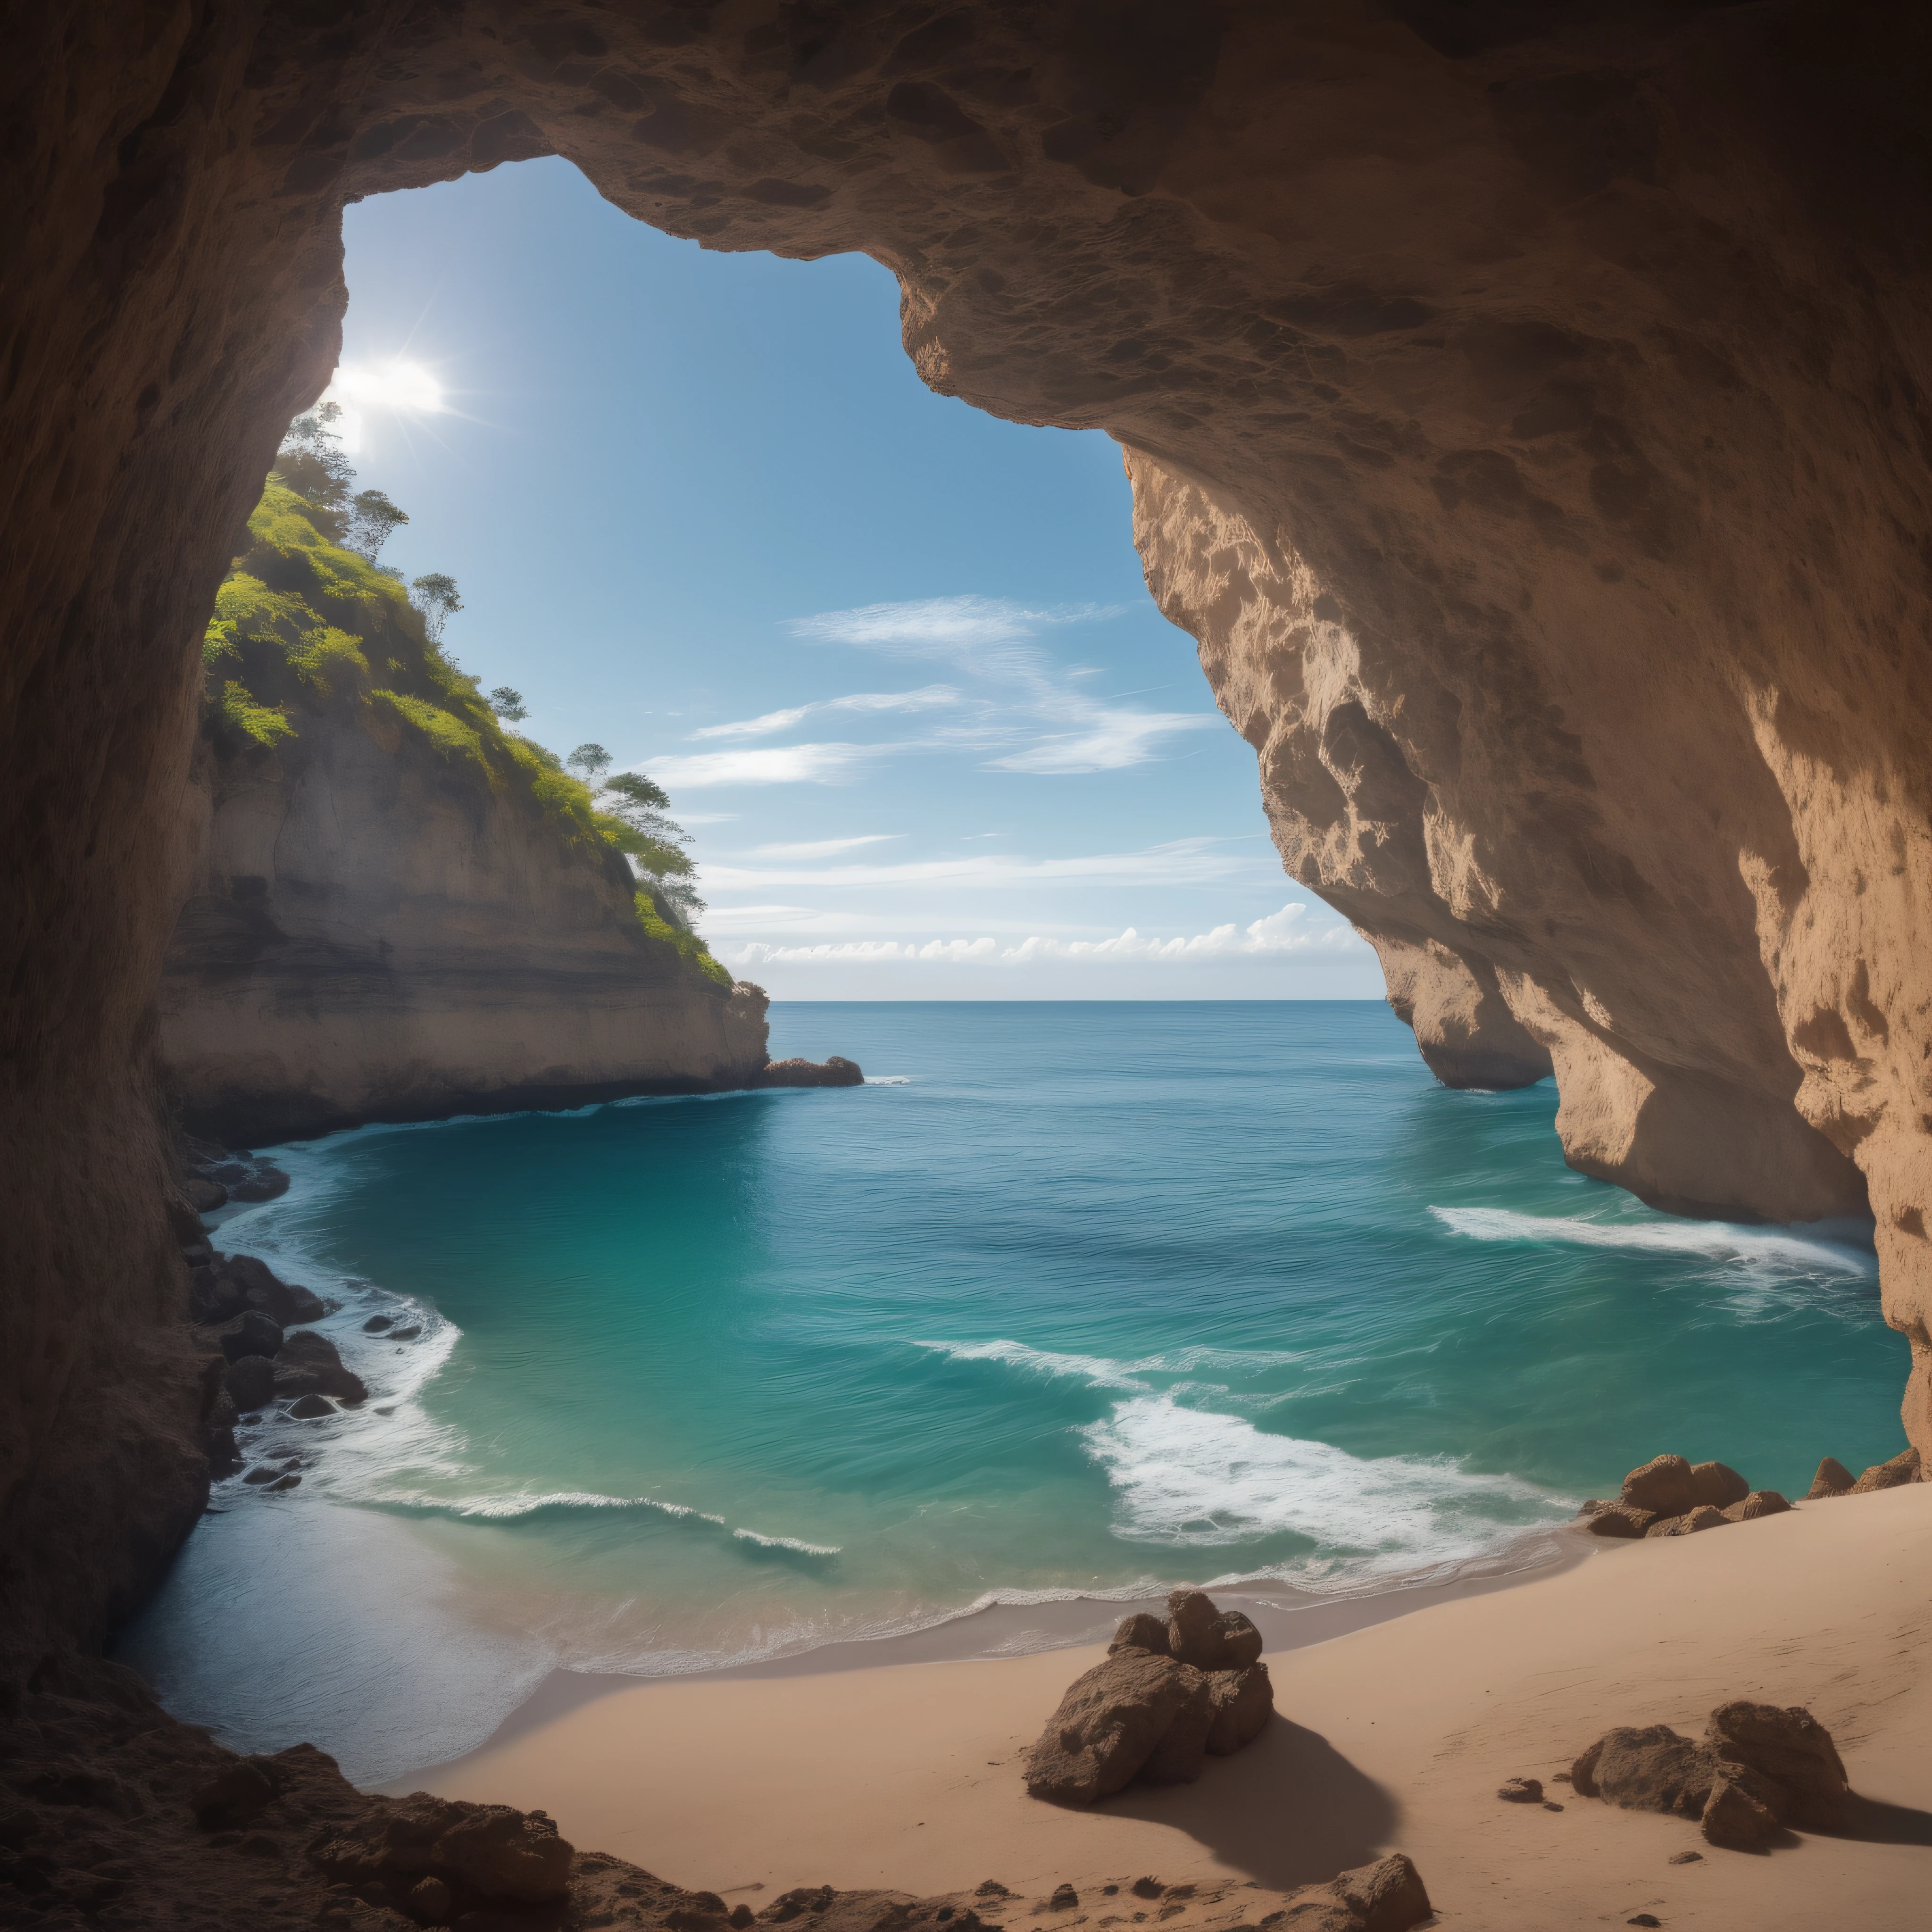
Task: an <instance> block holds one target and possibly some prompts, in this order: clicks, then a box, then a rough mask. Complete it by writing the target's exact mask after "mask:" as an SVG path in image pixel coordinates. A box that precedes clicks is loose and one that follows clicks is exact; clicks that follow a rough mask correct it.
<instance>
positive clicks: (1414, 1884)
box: [912, 1852, 1435, 1932]
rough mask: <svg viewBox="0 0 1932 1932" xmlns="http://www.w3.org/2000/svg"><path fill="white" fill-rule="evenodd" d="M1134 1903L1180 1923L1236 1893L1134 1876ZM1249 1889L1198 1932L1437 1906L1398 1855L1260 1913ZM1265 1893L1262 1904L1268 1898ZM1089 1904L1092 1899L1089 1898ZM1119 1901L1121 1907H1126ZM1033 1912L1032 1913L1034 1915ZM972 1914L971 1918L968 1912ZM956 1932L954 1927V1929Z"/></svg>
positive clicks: (1107, 1918) (1400, 1922)
mask: <svg viewBox="0 0 1932 1932" xmlns="http://www.w3.org/2000/svg"><path fill="white" fill-rule="evenodd" d="M1097 1889H1098V1891H1099V1894H1100V1897H1099V1900H1098V1902H1099V1903H1100V1904H1101V1905H1102V1906H1105V1905H1106V1903H1107V1902H1108V1901H1109V1900H1112V1899H1114V1898H1115V1897H1117V1896H1118V1893H1119V1891H1120V1890H1121V1888H1120V1886H1119V1885H1101V1886H1100V1887H1098V1888H1097ZM1127 1889H1128V1891H1129V1892H1130V1894H1132V1896H1133V1898H1137V1899H1142V1900H1145V1901H1146V1902H1147V1903H1148V1904H1150V1905H1151V1904H1152V1903H1154V1901H1155V1900H1157V1899H1158V1900H1160V1901H1162V1903H1161V1905H1160V1910H1159V1911H1158V1912H1156V1913H1154V1914H1153V1915H1152V1916H1153V1917H1154V1919H1155V1921H1156V1922H1157V1923H1159V1922H1160V1921H1165V1920H1166V1919H1169V1918H1178V1917H1180V1916H1181V1915H1183V1914H1184V1913H1185V1912H1187V1910H1188V1909H1189V1908H1190V1906H1197V1907H1202V1908H1205V1909H1206V1910H1207V1911H1208V1912H1209V1913H1210V1914H1211V1913H1212V1912H1213V1911H1214V1909H1215V1908H1217V1907H1218V1906H1222V1905H1223V1903H1224V1902H1225V1901H1226V1898H1227V1897H1228V1895H1229V1892H1230V1891H1234V1890H1236V1889H1237V1888H1234V1887H1231V1886H1226V1885H1223V1886H1220V1887H1216V1886H1213V1885H1211V1886H1210V1887H1209V1888H1208V1889H1207V1890H1206V1891H1205V1893H1204V1892H1203V1891H1202V1888H1200V1887H1199V1886H1197V1885H1193V1884H1186V1885H1163V1883H1162V1882H1160V1879H1157V1878H1152V1877H1149V1878H1137V1879H1135V1880H1134V1882H1133V1884H1132V1885H1130V1886H1129V1887H1128V1888H1127ZM1238 1889H1239V1891H1244V1892H1246V1893H1247V1894H1248V1896H1249V1898H1250V1900H1253V1894H1254V1893H1255V1892H1256V1891H1258V1890H1259V1889H1260V1887H1259V1881H1256V1880H1250V1882H1249V1883H1248V1884H1247V1885H1245V1886H1243V1887H1241V1888H1238ZM988 1893H993V1894H998V1896H1000V1897H1007V1896H1008V1895H1009V1894H1007V1888H1006V1887H1005V1886H1004V1885H1001V1884H998V1883H997V1882H995V1880H993V1879H988V1880H987V1881H986V1883H985V1884H984V1885H981V1886H980V1895H984V1894H988ZM1268 1896H1269V1895H1268V1894H1265V1893H1264V1894H1263V1899H1266V1898H1268ZM1088 1902H1089V1903H1093V1902H1094V1900H1093V1899H1092V1897H1091V1894H1090V1897H1089V1901H1088ZM1130 1902H1131V1901H1130V1900H1121V1903H1122V1904H1127V1903H1130ZM1261 1902H1262V1900H1253V1903H1250V1904H1249V1905H1248V1906H1247V1911H1246V1912H1245V1913H1244V1915H1241V1917H1240V1918H1238V1921H1219V1922H1217V1921H1216V1920H1215V1919H1214V1918H1213V1917H1212V1916H1210V1917H1208V1918H1205V1919H1204V1920H1203V1921H1201V1923H1202V1932H1276V1928H1277V1927H1281V1928H1282V1932H1289V1928H1290V1927H1292V1932H1409V1927H1411V1926H1413V1925H1418V1924H1421V1922H1422V1921H1423V1920H1424V1919H1426V1918H1430V1917H1432V1916H1433V1914H1434V1912H1435V1907H1434V1906H1432V1905H1431V1904H1430V1902H1429V1893H1428V1891H1427V1888H1425V1887H1424V1885H1423V1882H1422V1875H1421V1873H1420V1872H1418V1870H1416V1868H1415V1865H1414V1864H1412V1862H1411V1861H1409V1858H1408V1857H1407V1856H1406V1855H1405V1854H1404V1853H1403V1852H1391V1853H1390V1854H1389V1855H1388V1857H1387V1858H1378V1859H1377V1860H1376V1862H1375V1863H1374V1864H1372V1865H1358V1866H1357V1867H1355V1870H1352V1871H1345V1872H1343V1873H1340V1875H1339V1876H1337V1877H1334V1878H1332V1879H1328V1881H1327V1882H1325V1883H1323V1884H1318V1885H1304V1886H1302V1887H1301V1888H1300V1889H1299V1890H1298V1891H1292V1892H1290V1893H1288V1894H1286V1895H1285V1896H1283V1897H1281V1898H1280V1903H1279V1904H1276V1905H1274V1906H1272V1909H1270V1910H1268V1911H1265V1912H1255V1911H1254V1909H1253V1905H1254V1904H1255V1903H1261ZM1080 1903H1081V1898H1080V1894H1079V1892H1077V1891H1075V1890H1074V1888H1073V1886H1072V1885H1066V1884H1062V1885H1056V1886H1055V1888H1054V1890H1053V1895H1052V1897H1050V1898H1049V1900H1047V1903H1046V1909H1047V1910H1048V1911H1049V1912H1073V1911H1076V1910H1078V1909H1079V1906H1080ZM1035 1912H1036V1915H1037V1912H1038V1908H1037V1907H1036V1908H1035ZM920 1916H921V1914H920V1913H919V1912H918V1911H917V1910H915V1911H914V1912H913V1913H912V1917H913V1918H914V1919H915V1920H916V1919H918V1918H919V1917H920ZM935 1916H937V1917H938V1918H947V1916H949V1915H948V1914H947V1912H944V1911H941V1912H938V1913H937V1914H936V1915H935ZM969 1916H970V1914H969ZM1148 1917H1149V1914H1148V1913H1147V1912H1135V1913H1133V1915H1132V1922H1133V1923H1135V1924H1139V1923H1141V1922H1142V1921H1144V1920H1145V1919H1147V1918H1148ZM1072 1922H1073V1924H1074V1925H1084V1924H1085V1923H1086V1922H1087V1921H1086V1920H1085V1919H1084V1918H1076V1919H1075V1920H1073V1921H1072ZM1128 1922H1129V1920H1128V1918H1127V1917H1126V1916H1125V1915H1122V1914H1119V1913H1104V1912H1103V1916H1102V1917H1101V1918H1100V1924H1101V1925H1102V1926H1103V1927H1106V1926H1109V1925H1122V1924H1127V1923H1128ZM955 1932H957V1928H955Z"/></svg>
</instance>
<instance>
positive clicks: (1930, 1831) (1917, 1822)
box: [1833, 1793, 1932, 1845]
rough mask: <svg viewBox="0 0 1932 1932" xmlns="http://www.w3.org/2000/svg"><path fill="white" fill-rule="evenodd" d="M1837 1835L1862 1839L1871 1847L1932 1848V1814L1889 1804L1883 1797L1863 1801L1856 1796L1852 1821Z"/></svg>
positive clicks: (1853, 1798) (1909, 1807) (1907, 1806)
mask: <svg viewBox="0 0 1932 1932" xmlns="http://www.w3.org/2000/svg"><path fill="white" fill-rule="evenodd" d="M1833 1835H1834V1836H1835V1837H1838V1838H1861V1839H1863V1840H1864V1842H1865V1843H1867V1844H1869V1845H1932V1811H1915V1810H1914V1809H1913V1808H1912V1806H1910V1805H1888V1804H1886V1803H1885V1801H1884V1800H1883V1799H1881V1798H1860V1797H1858V1796H1857V1795H1856V1794H1855V1793H1854V1794H1853V1796H1852V1804H1851V1820H1850V1822H1849V1824H1848V1825H1847V1826H1846V1829H1844V1830H1843V1832H1836V1833H1835V1834H1833Z"/></svg>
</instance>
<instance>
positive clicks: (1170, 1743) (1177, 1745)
mask: <svg viewBox="0 0 1932 1932" xmlns="http://www.w3.org/2000/svg"><path fill="white" fill-rule="evenodd" d="M1179 1668H1181V1669H1182V1670H1186V1669H1187V1666H1186V1665H1181V1666H1179ZM1189 1674H1190V1676H1191V1677H1192V1679H1193V1683H1192V1684H1191V1685H1190V1687H1189V1691H1188V1695H1187V1699H1186V1700H1185V1701H1184V1703H1182V1704H1181V1707H1180V1708H1179V1709H1178V1710H1177V1711H1176V1712H1175V1714H1174V1715H1173V1717H1172V1719H1171V1720H1170V1721H1169V1724H1168V1727H1167V1729H1166V1730H1165V1731H1163V1733H1161V1738H1160V1742H1159V1743H1158V1744H1157V1745H1155V1746H1154V1749H1153V1750H1152V1751H1150V1752H1149V1753H1148V1760H1147V1762H1146V1763H1145V1764H1144V1765H1142V1766H1141V1778H1142V1782H1143V1783H1145V1784H1193V1782H1194V1781H1195V1780H1196V1778H1199V1776H1200V1775H1201V1772H1202V1766H1204V1765H1205V1763H1207V1759H1208V1738H1209V1736H1210V1735H1211V1733H1212V1732H1213V1730H1214V1720H1215V1715H1216V1712H1215V1704H1214V1678H1213V1677H1212V1676H1210V1675H1209V1674H1208V1673H1207V1672H1205V1671H1200V1670H1196V1671H1191V1672H1190V1673H1189ZM1270 1702H1271V1703H1272V1702H1273V1698H1272V1694H1271V1697H1270ZM1253 1712H1254V1699H1253V1697H1252V1696H1250V1697H1249V1698H1248V1699H1247V1700H1246V1701H1245V1702H1244V1703H1242V1704H1241V1708H1240V1710H1239V1712H1238V1713H1237V1714H1233V1715H1230V1717H1229V1734H1230V1735H1231V1736H1232V1735H1233V1733H1235V1731H1236V1730H1238V1728H1239V1727H1240V1725H1241V1723H1242V1722H1244V1721H1252V1719H1253ZM1262 1721H1263V1722H1265V1721H1266V1719H1265V1718H1263V1720H1262Z"/></svg>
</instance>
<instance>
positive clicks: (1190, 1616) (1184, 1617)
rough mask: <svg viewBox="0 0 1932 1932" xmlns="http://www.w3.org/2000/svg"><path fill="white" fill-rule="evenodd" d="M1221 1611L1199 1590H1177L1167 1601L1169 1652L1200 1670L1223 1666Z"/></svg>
mask: <svg viewBox="0 0 1932 1932" xmlns="http://www.w3.org/2000/svg"><path fill="white" fill-rule="evenodd" d="M1220 1617H1221V1613H1220V1611H1219V1610H1217V1609H1216V1608H1215V1607H1214V1600H1213V1598H1211V1597H1208V1596H1207V1595H1205V1594H1204V1593H1203V1592H1201V1591H1199V1590H1176V1591H1175V1592H1174V1593H1173V1595H1171V1596H1170V1597H1169V1598H1168V1600H1167V1648H1168V1655H1169V1656H1171V1657H1178V1658H1180V1660H1181V1662H1182V1663H1183V1664H1192V1665H1193V1667H1194V1668H1195V1669H1196V1670H1218V1669H1219V1668H1220V1662H1221V1633H1220V1628H1219V1626H1220Z"/></svg>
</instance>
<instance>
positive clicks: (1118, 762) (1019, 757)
mask: <svg viewBox="0 0 1932 1932" xmlns="http://www.w3.org/2000/svg"><path fill="white" fill-rule="evenodd" d="M1220 722H1221V718H1220V714H1219V713H1218V712H1217V713H1216V714H1215V715H1214V716H1213V717H1209V716H1208V715H1206V714H1205V712H1199V711H1103V712H1100V715H1099V718H1098V721H1097V723H1096V724H1095V725H1094V728H1093V729H1092V730H1088V731H1082V732H1068V733H1058V734H1056V735H1055V736H1052V737H1046V738H1043V739H1040V742H1038V743H1037V744H1036V745H1029V746H1028V748H1027V749H1025V751H1013V752H1010V753H1009V754H1008V755H1007V756H1006V757H1004V758H995V759H993V760H992V761H991V762H992V766H993V769H995V771H1002V772H1045V773H1052V774H1055V775H1076V774H1078V773H1080V772H1118V771H1123V770H1124V769H1126V768H1127V766H1130V765H1138V764H1143V763H1145V762H1146V761H1147V760H1148V759H1149V758H1151V757H1153V756H1154V745H1155V743H1156V742H1157V740H1158V739H1162V738H1164V737H1166V736H1169V735H1171V734H1172V733H1174V732H1176V731H1199V730H1204V729H1206V728H1208V727H1212V726H1214V725H1217V724H1220Z"/></svg>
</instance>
